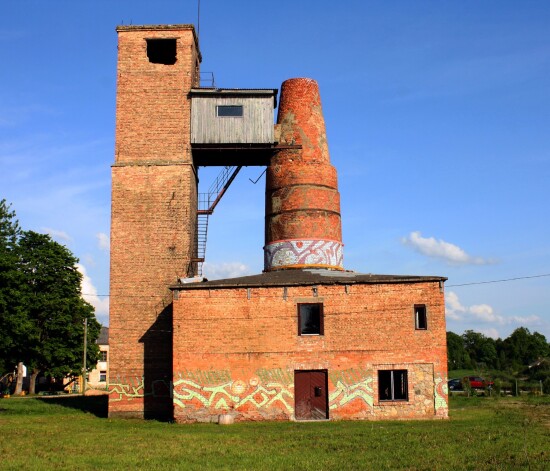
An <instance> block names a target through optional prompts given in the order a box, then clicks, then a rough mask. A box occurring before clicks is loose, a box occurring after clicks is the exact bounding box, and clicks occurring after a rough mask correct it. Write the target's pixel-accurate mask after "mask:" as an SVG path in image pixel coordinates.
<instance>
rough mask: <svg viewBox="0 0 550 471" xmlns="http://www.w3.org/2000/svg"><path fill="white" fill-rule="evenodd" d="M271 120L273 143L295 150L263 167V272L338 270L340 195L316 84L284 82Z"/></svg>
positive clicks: (291, 80)
mask: <svg viewBox="0 0 550 471" xmlns="http://www.w3.org/2000/svg"><path fill="white" fill-rule="evenodd" d="M277 122H278V124H279V129H280V139H279V143H280V144H282V145H285V144H286V145H289V146H294V145H296V146H298V147H301V148H299V149H292V148H291V149H286V150H282V151H281V152H279V153H278V154H276V155H275V156H274V157H273V158H272V159H271V164H270V165H269V167H268V168H267V179H266V230H265V248H264V253H265V270H266V271H271V270H281V269H289V268H306V267H311V268H313V267H317V268H330V269H333V270H343V265H342V224H341V221H340V194H339V193H338V181H337V177H336V169H335V168H334V167H333V166H332V165H331V164H330V157H329V152H328V145H327V136H326V131H325V120H324V117H323V112H322V108H321V98H320V95H319V87H318V86H317V82H315V81H314V80H311V79H307V78H295V79H290V80H287V81H286V82H284V83H283V85H282V87H281V100H280V104H279V116H278V119H277Z"/></svg>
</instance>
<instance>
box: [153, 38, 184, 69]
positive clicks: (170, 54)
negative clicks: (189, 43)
mask: <svg viewBox="0 0 550 471" xmlns="http://www.w3.org/2000/svg"><path fill="white" fill-rule="evenodd" d="M146 41H147V57H148V58H149V62H151V63H153V64H164V65H174V64H175V63H176V60H177V44H176V40H175V39H146Z"/></svg>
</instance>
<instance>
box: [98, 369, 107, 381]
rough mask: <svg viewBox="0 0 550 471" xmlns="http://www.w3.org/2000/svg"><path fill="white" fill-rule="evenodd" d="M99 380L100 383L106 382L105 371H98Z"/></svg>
mask: <svg viewBox="0 0 550 471" xmlns="http://www.w3.org/2000/svg"><path fill="white" fill-rule="evenodd" d="M99 382H100V383H106V382H107V372H106V371H100V372H99Z"/></svg>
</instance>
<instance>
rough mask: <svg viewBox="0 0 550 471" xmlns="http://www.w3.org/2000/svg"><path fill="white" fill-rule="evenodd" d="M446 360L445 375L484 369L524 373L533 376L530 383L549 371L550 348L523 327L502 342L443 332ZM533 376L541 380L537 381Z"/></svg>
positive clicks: (539, 337) (537, 335)
mask: <svg viewBox="0 0 550 471" xmlns="http://www.w3.org/2000/svg"><path fill="white" fill-rule="evenodd" d="M447 360H448V368H449V371H450V370H461V369H479V368H484V369H493V370H500V371H506V372H509V373H516V374H517V373H521V372H527V373H529V376H533V378H531V379H542V380H544V379H545V378H546V377H548V373H549V371H548V370H549V369H550V368H549V367H550V344H549V343H548V342H547V340H546V337H545V336H544V335H542V334H540V333H538V332H533V333H531V332H530V331H529V329H527V328H525V327H519V328H517V329H516V330H514V331H513V332H512V333H511V334H510V335H509V336H508V337H507V338H505V339H504V340H503V339H500V338H498V339H496V340H495V339H492V338H491V337H486V336H485V335H483V334H480V333H479V332H474V331H473V330H467V331H466V332H464V333H463V334H462V335H458V334H455V333H454V332H447ZM530 367H531V368H530ZM529 370H532V371H529ZM531 373H532V375H531ZM537 374H539V375H540V374H542V376H544V377H541V378H538V377H536V375H537Z"/></svg>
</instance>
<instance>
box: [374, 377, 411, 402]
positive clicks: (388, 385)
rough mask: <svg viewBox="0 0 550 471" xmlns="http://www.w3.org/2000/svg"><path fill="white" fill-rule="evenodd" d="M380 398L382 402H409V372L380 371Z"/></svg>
mask: <svg viewBox="0 0 550 471" xmlns="http://www.w3.org/2000/svg"><path fill="white" fill-rule="evenodd" d="M378 397H379V398H380V400H381V401H407V400H408V398H409V394H408V386H407V370H379V371H378Z"/></svg>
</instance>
